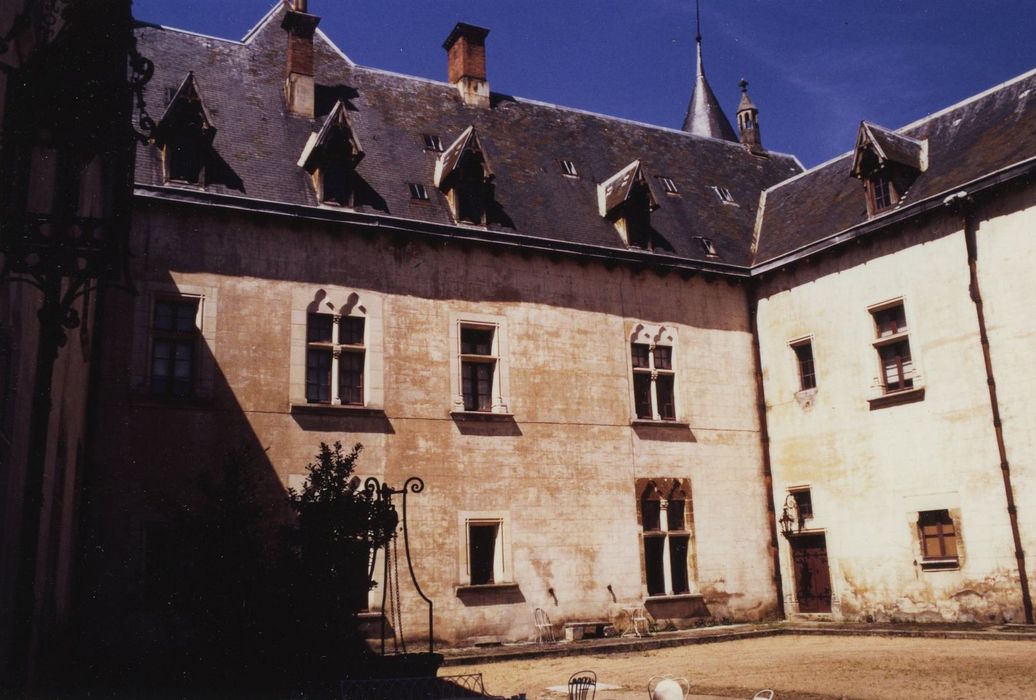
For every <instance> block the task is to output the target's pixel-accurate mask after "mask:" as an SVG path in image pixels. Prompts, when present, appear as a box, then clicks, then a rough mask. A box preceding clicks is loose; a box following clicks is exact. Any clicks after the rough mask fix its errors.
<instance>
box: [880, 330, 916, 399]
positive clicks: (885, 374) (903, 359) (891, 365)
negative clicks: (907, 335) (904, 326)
mask: <svg viewBox="0 0 1036 700" xmlns="http://www.w3.org/2000/svg"><path fill="white" fill-rule="evenodd" d="M878 355H879V356H880V357H881V370H882V379H883V381H884V383H885V390H886V391H899V390H901V389H910V388H912V387H913V386H914V380H913V379H912V374H913V369H914V363H913V361H912V360H911V359H910V343H909V341H906V340H902V341H899V342H896V343H890V344H889V345H882V346H880V347H879V348H878Z"/></svg>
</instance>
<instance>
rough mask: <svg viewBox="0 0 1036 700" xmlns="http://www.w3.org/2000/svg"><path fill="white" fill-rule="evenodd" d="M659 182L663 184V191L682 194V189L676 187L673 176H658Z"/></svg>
mask: <svg viewBox="0 0 1036 700" xmlns="http://www.w3.org/2000/svg"><path fill="white" fill-rule="evenodd" d="M656 179H657V180H658V184H660V185H661V186H662V191H663V192H665V193H666V194H680V190H678V189H677V188H676V183H675V182H673V179H672V178H669V177H663V176H661V175H659V176H657V178H656Z"/></svg>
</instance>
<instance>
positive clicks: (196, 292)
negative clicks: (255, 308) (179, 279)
mask: <svg viewBox="0 0 1036 700" xmlns="http://www.w3.org/2000/svg"><path fill="white" fill-rule="evenodd" d="M141 286H142V288H141V294H140V295H139V296H138V297H137V300H136V304H135V305H134V308H133V316H134V318H133V327H134V329H135V330H134V333H133V349H132V357H131V362H130V367H131V371H130V387H131V392H132V393H133V394H135V395H137V396H141V397H145V396H146V397H149V398H154V399H157V400H164V399H166V398H170V399H171V400H187V401H189V400H191V399H202V400H207V399H211V398H212V395H213V390H214V386H215V377H216V359H215V348H216V334H217V313H216V311H217V307H218V296H219V295H218V291H217V288H216V287H208V286H202V285H195V284H179V283H165V282H152V283H147V284H143V285H141ZM169 299H196V300H197V302H198V311H197V327H198V335H197V344H196V346H195V362H194V377H193V379H192V387H191V394H190V396H187V397H165V396H160V395H154V394H152V393H151V348H152V343H151V339H152V328H151V326H152V322H153V319H154V313H155V311H154V310H155V302H156V301H165V300H169Z"/></svg>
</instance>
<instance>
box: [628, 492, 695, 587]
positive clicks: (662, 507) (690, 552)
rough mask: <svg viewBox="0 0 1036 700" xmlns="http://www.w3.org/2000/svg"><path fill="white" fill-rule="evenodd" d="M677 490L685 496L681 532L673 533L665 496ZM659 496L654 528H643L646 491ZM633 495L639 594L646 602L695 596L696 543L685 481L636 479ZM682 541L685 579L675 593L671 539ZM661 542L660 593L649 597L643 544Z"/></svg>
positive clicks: (691, 505) (644, 525)
mask: <svg viewBox="0 0 1036 700" xmlns="http://www.w3.org/2000/svg"><path fill="white" fill-rule="evenodd" d="M677 488H679V489H680V490H681V491H682V492H683V495H684V496H685V498H684V499H682V500H683V503H684V511H683V526H684V527H683V529H681V530H676V529H673V528H672V527H671V523H670V522H669V513H668V502H669V498H668V497H667V495H668V494H672V493H673V492H675V491H676V489H677ZM652 489H653V490H654V492H655V493H656V494H657V495H658V496H659V498H658V500H659V501H660V503H659V514H658V527H657V528H647V527H646V525H647V524H646V523H645V517H644V502H645V501H647V500H654V499H649V498H648V496H647V494H648V491H649V490H652ZM634 494H635V497H636V510H637V525H638V535H639V540H640V543H639V544H640V546H639V549H640V573H641V585H642V587H643V590H642V594H643V596H644V597H645V598H648V599H658V598H670V597H674V596H683V595H696V591H697V588H698V565H697V543H696V538H695V529H694V498H693V496H694V491H693V489H692V487H691V480H690V479H689V478H674V477H656V478H640V479H636V480H635V482H634ZM677 537H678V538H680V539H684V540H685V541H686V552H685V560H684V567H685V570H684V572H683V573H684V575H685V577H686V590H683V591H676V590H675V587H674V576H673V568H672V567H673V561H672V541H673V540H674V539H675V538H677ZM657 538H664V539H663V544H662V567H663V569H662V572H663V574H662V575H663V589H664V590H663V591H662V592H661V593H657V592H656V593H652V592H651V591H650V590H649V588H648V570H647V540H648V539H657Z"/></svg>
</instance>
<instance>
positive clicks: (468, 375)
mask: <svg viewBox="0 0 1036 700" xmlns="http://www.w3.org/2000/svg"><path fill="white" fill-rule="evenodd" d="M460 355H461V362H460V373H461V394H462V396H463V398H464V410H465V411H482V412H489V411H492V410H493V385H494V382H495V376H494V375H495V374H496V358H495V357H494V355H493V329H492V328H479V327H462V328H461V329H460Z"/></svg>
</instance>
